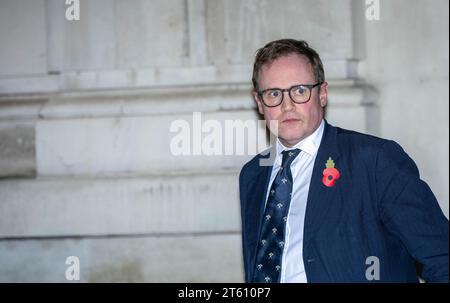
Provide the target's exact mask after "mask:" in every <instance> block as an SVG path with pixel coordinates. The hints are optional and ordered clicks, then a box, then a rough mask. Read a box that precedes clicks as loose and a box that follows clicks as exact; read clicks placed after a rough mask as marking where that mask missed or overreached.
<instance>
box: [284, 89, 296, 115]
mask: <svg viewBox="0 0 450 303" xmlns="http://www.w3.org/2000/svg"><path fill="white" fill-rule="evenodd" d="M294 109H295V103H294V101H292V100H291V96H290V95H289V91H284V92H283V101H282V102H281V111H282V112H290V111H292V110H294Z"/></svg>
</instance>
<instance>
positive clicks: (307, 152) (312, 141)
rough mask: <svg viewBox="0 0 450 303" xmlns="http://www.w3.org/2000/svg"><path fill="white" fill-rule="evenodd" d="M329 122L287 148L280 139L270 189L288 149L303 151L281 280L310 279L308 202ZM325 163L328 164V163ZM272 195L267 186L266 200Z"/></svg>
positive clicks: (296, 168) (294, 168)
mask: <svg viewBox="0 0 450 303" xmlns="http://www.w3.org/2000/svg"><path fill="white" fill-rule="evenodd" d="M324 127H325V122H324V120H323V119H322V122H321V123H320V126H319V127H318V128H317V129H316V130H315V131H314V133H312V134H311V135H309V136H308V137H306V138H305V139H303V140H302V141H300V142H298V143H297V144H296V145H295V146H293V147H290V148H287V147H285V146H284V145H283V144H282V143H281V142H280V141H279V139H277V144H276V152H277V155H276V157H275V162H274V165H273V168H272V174H271V176H270V182H269V189H270V187H271V185H272V183H273V180H274V179H275V177H276V175H277V173H278V170H279V169H280V166H281V162H282V159H283V155H282V154H281V152H282V151H284V150H290V149H294V148H299V149H300V150H301V152H300V154H299V155H298V156H297V157H296V158H295V159H294V161H293V162H292V164H291V172H292V179H293V187H292V198H291V204H290V206H289V212H288V219H287V224H286V232H285V241H284V242H285V245H284V250H283V260H282V262H281V277H280V282H281V283H306V282H307V278H306V273H305V265H304V263H303V226H304V223H305V211H306V202H307V200H308V193H309V184H310V183H311V177H312V172H313V167H314V162H315V159H316V155H317V151H318V149H319V146H320V142H321V141H322V135H323V130H324ZM324 165H325V164H324ZM268 197H269V190H267V195H266V203H267V199H268Z"/></svg>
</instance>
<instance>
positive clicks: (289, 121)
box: [281, 118, 300, 123]
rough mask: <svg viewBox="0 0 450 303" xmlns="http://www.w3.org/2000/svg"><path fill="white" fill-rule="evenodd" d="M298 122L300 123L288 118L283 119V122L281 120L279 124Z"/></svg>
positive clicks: (297, 120)
mask: <svg viewBox="0 0 450 303" xmlns="http://www.w3.org/2000/svg"><path fill="white" fill-rule="evenodd" d="M299 121H300V119H295V118H288V119H285V120H283V121H281V122H282V123H292V122H299Z"/></svg>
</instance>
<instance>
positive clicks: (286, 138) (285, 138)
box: [278, 134, 302, 147]
mask: <svg viewBox="0 0 450 303" xmlns="http://www.w3.org/2000/svg"><path fill="white" fill-rule="evenodd" d="M278 137H279V138H280V141H281V142H282V143H283V144H285V143H288V144H289V145H290V146H293V145H295V144H297V143H298V142H300V141H301V140H302V136H301V134H295V135H280V136H278ZM284 142H285V143H284ZM290 146H289V147H290Z"/></svg>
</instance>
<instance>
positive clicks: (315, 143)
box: [276, 119, 325, 163]
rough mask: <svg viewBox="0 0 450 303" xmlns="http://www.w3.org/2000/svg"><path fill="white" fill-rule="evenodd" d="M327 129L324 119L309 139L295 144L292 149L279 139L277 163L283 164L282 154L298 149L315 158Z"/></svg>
mask: <svg viewBox="0 0 450 303" xmlns="http://www.w3.org/2000/svg"><path fill="white" fill-rule="evenodd" d="M324 128H325V121H324V120H323V119H322V122H320V125H319V127H318V128H317V129H316V130H315V131H314V132H313V133H312V134H311V135H309V136H308V137H306V138H304V139H303V140H301V141H300V142H298V143H297V144H295V145H294V146H292V147H286V146H284V145H283V144H282V143H281V142H280V139H279V138H277V144H276V151H277V158H276V162H277V163H278V162H279V163H281V158H282V155H281V152H283V151H285V150H290V149H295V148H298V149H300V150H301V151H302V152H304V153H307V154H308V155H310V156H314V155H315V154H316V153H317V150H318V149H319V146H320V142H321V141H322V136H323V130H324Z"/></svg>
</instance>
